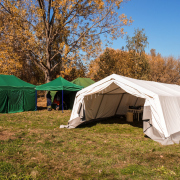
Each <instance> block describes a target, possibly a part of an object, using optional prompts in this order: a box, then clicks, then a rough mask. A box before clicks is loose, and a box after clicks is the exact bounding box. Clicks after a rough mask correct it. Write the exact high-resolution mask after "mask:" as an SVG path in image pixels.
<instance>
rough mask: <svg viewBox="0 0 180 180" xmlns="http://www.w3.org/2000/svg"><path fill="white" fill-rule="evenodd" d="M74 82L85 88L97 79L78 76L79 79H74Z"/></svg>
mask: <svg viewBox="0 0 180 180" xmlns="http://www.w3.org/2000/svg"><path fill="white" fill-rule="evenodd" d="M71 82H72V83H73V84H76V85H79V86H83V87H84V88H85V87H87V86H89V85H91V84H93V83H95V81H93V80H92V79H90V78H81V77H78V78H77V79H74V80H73V81H71Z"/></svg>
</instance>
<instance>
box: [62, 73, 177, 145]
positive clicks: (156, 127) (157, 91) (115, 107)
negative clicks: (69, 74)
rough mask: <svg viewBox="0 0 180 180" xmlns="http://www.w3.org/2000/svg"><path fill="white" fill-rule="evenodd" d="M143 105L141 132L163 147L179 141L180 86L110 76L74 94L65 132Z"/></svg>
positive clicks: (122, 113)
mask: <svg viewBox="0 0 180 180" xmlns="http://www.w3.org/2000/svg"><path fill="white" fill-rule="evenodd" d="M138 105H142V106H144V108H143V120H145V121H143V130H144V133H145V134H146V135H147V136H149V137H150V138H151V139H153V140H155V141H157V142H160V143H161V144H163V145H168V144H174V143H179V140H180V86H178V85H174V84H165V83H158V82H154V81H145V80H137V79H132V78H128V77H124V76H120V75H116V74H112V75H110V76H108V77H106V78H104V79H102V80H100V81H98V82H96V83H94V84H92V85H90V86H88V87H86V88H84V89H82V90H80V91H79V92H78V93H77V94H76V98H75V102H74V106H73V110H72V113H71V117H70V120H69V121H68V125H67V126H63V125H62V126H60V127H67V128H75V127H77V126H78V125H80V124H82V123H83V122H86V121H89V120H93V119H99V118H105V117H111V116H115V115H126V113H127V110H128V108H129V106H138Z"/></svg>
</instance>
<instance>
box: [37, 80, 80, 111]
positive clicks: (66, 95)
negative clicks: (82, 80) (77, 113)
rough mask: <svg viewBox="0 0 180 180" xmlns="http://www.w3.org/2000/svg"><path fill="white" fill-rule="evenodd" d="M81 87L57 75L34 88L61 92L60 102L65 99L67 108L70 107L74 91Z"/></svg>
mask: <svg viewBox="0 0 180 180" xmlns="http://www.w3.org/2000/svg"><path fill="white" fill-rule="evenodd" d="M82 88H83V87H82V86H78V85H76V84H73V83H71V82H69V81H67V80H65V79H64V78H62V77H58V78H57V79H55V80H53V81H51V82H49V83H46V84H42V85H40V86H37V87H36V90H41V91H42V90H44V91H60V92H59V93H60V94H61V97H62V102H63V100H65V101H66V103H67V104H68V109H72V106H73V103H74V98H75V95H76V92H77V91H79V90H81V89H82Z"/></svg>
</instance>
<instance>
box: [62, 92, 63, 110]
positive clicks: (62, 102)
mask: <svg viewBox="0 0 180 180" xmlns="http://www.w3.org/2000/svg"><path fill="white" fill-rule="evenodd" d="M62 113H63V90H62Z"/></svg>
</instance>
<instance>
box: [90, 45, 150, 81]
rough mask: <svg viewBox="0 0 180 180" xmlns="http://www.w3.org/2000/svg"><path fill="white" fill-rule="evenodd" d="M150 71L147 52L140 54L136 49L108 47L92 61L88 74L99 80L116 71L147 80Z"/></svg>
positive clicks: (116, 72)
mask: <svg viewBox="0 0 180 180" xmlns="http://www.w3.org/2000/svg"><path fill="white" fill-rule="evenodd" d="M148 72H149V64H148V61H147V58H146V55H145V53H142V54H141V55H140V54H138V53H136V52H134V51H122V50H114V49H112V48H106V49H105V51H104V52H103V53H102V54H101V55H100V56H99V57H98V58H96V59H95V60H94V61H92V62H91V63H90V65H89V73H88V76H89V77H91V78H92V79H94V80H95V81H98V80H100V79H103V78H105V77H107V76H109V75H111V74H113V73H114V74H119V75H123V76H127V77H132V78H136V79H146V80H147V78H148Z"/></svg>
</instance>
